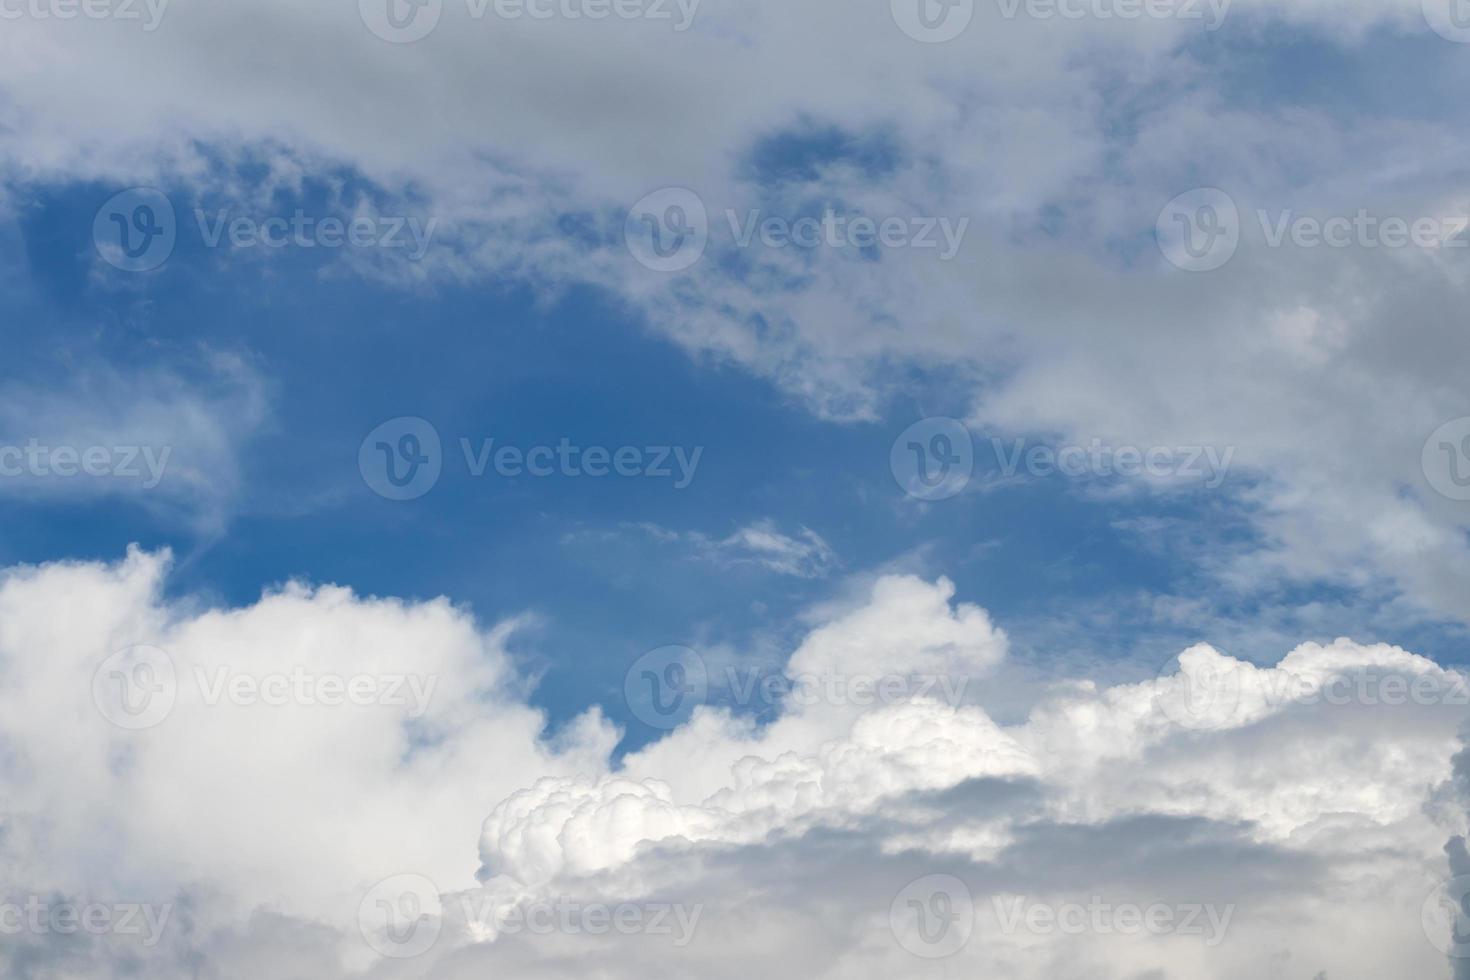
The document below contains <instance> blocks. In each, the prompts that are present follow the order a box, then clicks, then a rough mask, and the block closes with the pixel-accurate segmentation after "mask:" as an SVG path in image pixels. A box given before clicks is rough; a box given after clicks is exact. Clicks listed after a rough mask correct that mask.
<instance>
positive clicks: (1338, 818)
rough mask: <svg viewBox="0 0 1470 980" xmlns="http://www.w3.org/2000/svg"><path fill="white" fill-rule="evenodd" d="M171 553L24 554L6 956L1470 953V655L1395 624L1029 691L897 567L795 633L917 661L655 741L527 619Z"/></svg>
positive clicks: (287, 965) (1330, 967)
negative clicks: (560, 714) (197, 561)
mask: <svg viewBox="0 0 1470 980" xmlns="http://www.w3.org/2000/svg"><path fill="white" fill-rule="evenodd" d="M168 564H169V559H168V556H167V555H160V554H148V553H144V552H133V553H131V554H129V555H128V556H127V557H126V558H125V559H124V560H122V561H119V562H117V563H116V564H111V565H102V564H92V563H88V564H54V565H46V566H40V567H17V568H12V569H9V570H8V571H6V572H5V573H4V576H3V579H0V661H3V666H4V672H3V675H0V676H3V678H4V680H3V683H0V750H3V753H0V758H3V765H0V780H3V783H4V786H3V790H4V792H3V797H4V800H5V806H4V810H3V825H0V826H3V835H0V867H3V868H4V871H5V880H6V883H7V891H6V895H5V896H4V898H5V904H4V906H3V918H0V931H3V937H0V957H3V958H4V962H5V964H6V973H7V975H13V976H24V977H46V978H51V977H56V978H72V977H77V978H80V977H123V976H134V975H139V974H140V973H142V974H146V975H148V976H154V977H160V978H171V977H180V978H182V977H219V978H236V977H238V978H247V977H258V976H266V975H272V976H275V975H280V976H295V975H308V974H309V975H311V976H317V977H340V978H349V977H417V978H459V977H470V976H484V975H486V974H487V973H507V972H508V973H512V974H514V975H517V976H521V975H524V976H532V977H564V976H565V977H571V976H577V975H584V976H585V975H587V974H589V973H591V974H594V975H598V976H606V977H624V976H626V977H634V976H658V977H663V976H668V977H674V976H687V975H690V974H699V975H710V976H730V977H735V976H740V975H749V974H750V973H751V972H752V971H761V972H762V973H763V974H764V975H769V976H774V977H796V976H811V975H818V976H831V977H844V978H846V977H869V976H871V977H880V976H893V975H895V974H902V975H930V974H933V975H950V974H951V973H954V972H956V971H958V972H963V973H965V974H967V975H969V974H981V975H998V976H1012V977H1019V978H1026V977H1037V978H1041V977H1048V978H1055V977H1083V976H1087V977H1099V976H1104V977H1118V978H1138V977H1158V978H1164V977H1179V978H1189V980H1196V978H1213V977H1218V978H1222V980H1223V978H1234V977H1239V976H1247V975H1249V976H1264V977H1280V978H1295V977H1300V978H1303V980H1311V978H1314V977H1319V976H1324V975H1325V976H1328V977H1332V978H1353V977H1362V978H1370V977H1373V978H1376V977H1381V976H1386V975H1412V976H1424V977H1433V976H1443V977H1449V976H1451V970H1452V955H1451V954H1454V953H1463V952H1464V946H1463V944H1462V943H1459V944H1457V942H1456V940H1455V938H1454V937H1455V932H1454V930H1455V929H1456V928H1457V927H1462V926H1463V922H1462V920H1461V918H1459V916H1461V915H1462V913H1461V912H1459V911H1458V906H1457V905H1455V901H1456V900H1457V898H1456V892H1455V888H1456V887H1458V886H1457V884H1456V881H1457V880H1458V879H1454V878H1453V877H1452V875H1453V874H1454V873H1457V872H1463V871H1464V870H1465V866H1467V865H1470V862H1467V861H1466V859H1465V857H1464V853H1465V852H1464V845H1463V839H1462V836H1463V834H1464V833H1465V832H1466V829H1467V818H1466V804H1467V794H1466V791H1465V788H1464V787H1465V777H1464V772H1465V762H1464V760H1465V758H1466V753H1464V752H1463V751H1462V749H1463V745H1462V743H1461V740H1460V727H1461V725H1462V723H1463V718H1464V714H1465V702H1466V700H1470V690H1467V688H1466V679H1465V678H1464V676H1462V675H1461V674H1459V673H1458V672H1455V671H1451V670H1446V669H1444V668H1442V667H1440V666H1439V665H1437V664H1435V663H1434V662H1432V661H1430V660H1428V659H1426V658H1423V657H1420V656H1417V655H1415V654H1412V653H1410V652H1408V651H1405V650H1401V649H1398V648H1396V647H1391V646H1384V645H1371V646H1370V645H1362V644H1358V643H1354V642H1352V641H1349V640H1339V641H1337V642H1335V643H1333V644H1330V645H1318V644H1307V645H1304V646H1301V647H1299V648H1297V649H1295V650H1292V651H1290V652H1289V653H1287V654H1286V655H1285V656H1284V657H1283V658H1282V659H1281V661H1280V662H1279V664H1277V665H1276V666H1274V667H1257V666H1253V665H1250V664H1247V663H1243V662H1240V661H1237V660H1235V659H1233V658H1231V657H1229V656H1228V655H1226V654H1223V653H1220V652H1219V651H1217V650H1215V649H1213V648H1211V647H1209V646H1206V645H1200V646H1196V647H1194V648H1191V649H1189V650H1187V651H1184V652H1183V653H1182V654H1181V655H1180V657H1179V658H1178V663H1177V665H1175V668H1174V669H1173V670H1171V671H1169V672H1166V673H1165V674H1163V675H1161V676H1158V677H1146V678H1141V679H1138V680H1137V681H1135V682H1133V683H1126V684H1114V685H1112V686H1101V685H1098V684H1095V683H1093V682H1092V681H1090V680H1088V679H1086V678H1081V677H1071V678H1068V677H1057V678H1053V680H1054V684H1053V686H1052V687H1051V688H1050V689H1049V690H1047V691H1046V692H1045V693H1043V694H1042V695H1041V696H1040V697H1039V698H1038V699H1037V701H1036V703H1035V704H1033V705H1032V706H1031V707H1030V710H1029V712H1028V713H1027V714H1026V715H1025V716H1024V717H1022V718H1019V719H1017V720H1015V721H1014V722H1011V723H1004V724H1003V723H1000V722H998V721H997V720H995V719H993V718H992V717H990V716H989V715H988V714H987V712H986V711H985V709H984V708H983V707H981V706H980V703H979V701H980V700H981V698H980V697H979V696H978V694H979V691H980V689H981V688H983V685H984V684H985V682H986V679H987V678H988V677H992V676H994V673H995V671H996V670H998V669H999V668H1000V667H1001V666H1002V665H1003V663H1004V660H1005V658H1006V656H1007V638H1006V635H1005V634H1004V633H1003V632H1002V631H1000V630H999V629H997V628H996V627H995V626H994V625H993V624H992V623H991V622H990V619H989V617H988V616H987V615H986V613H985V612H984V611H983V610H982V609H980V608H978V607H975V606H973V605H967V604H959V603H956V602H955V601H954V590H953V586H952V585H950V584H949V583H948V582H945V581H944V580H939V581H936V582H929V581H924V580H921V579H917V578H911V577H887V578H882V579H879V580H877V581H875V582H870V583H868V584H867V585H866V586H864V587H863V590H862V592H861V593H860V594H859V595H856V596H854V597H853V598H852V599H850V600H849V601H847V602H845V603H842V604H839V605H833V606H829V607H822V608H819V609H816V610H814V611H813V612H812V614H811V622H810V624H809V629H808V632H807V635H806V637H805V639H804V640H802V641H801V643H800V644H799V645H798V646H797V647H796V649H795V650H794V651H792V653H791V655H790V658H789V660H788V664H787V668H786V669H787V674H788V675H789V676H790V677H792V678H795V677H802V676H820V677H823V678H825V679H828V680H831V681H837V682H852V681H854V680H855V679H858V678H861V679H863V680H864V681H865V682H866V681H868V680H874V679H882V678H886V679H888V680H889V681H890V682H891V684H890V686H889V687H887V688H886V689H885V688H883V687H882V686H881V685H879V686H876V687H874V686H865V687H856V686H853V685H852V684H851V683H848V684H847V686H844V684H842V683H833V684H829V685H827V686H825V687H820V688H817V690H818V691H819V694H818V696H815V697H804V698H800V699H796V698H794V697H793V695H794V693H795V692H796V690H797V688H795V687H793V688H790V689H788V690H787V697H791V698H792V700H790V701H789V702H788V703H783V704H782V705H781V710H780V712H779V716H778V717H777V718H776V719H775V720H774V721H771V722H769V723H768V724H765V725H759V726H758V725H757V724H755V723H754V722H753V721H751V720H750V718H749V717H748V716H744V715H742V714H741V713H739V712H732V711H730V710H729V709H727V708H715V707H711V706H709V705H705V706H701V707H700V708H698V709H697V710H696V711H695V712H694V713H693V715H692V716H690V717H689V719H688V720H687V721H686V722H685V723H684V724H683V725H681V726H679V727H677V728H675V729H673V730H672V731H669V732H668V733H667V734H665V735H664V736H663V737H662V738H660V739H658V740H657V741H654V742H653V743H651V744H649V745H648V746H647V747H645V748H643V749H641V750H639V751H637V752H634V753H632V754H628V755H625V756H622V757H619V756H618V755H617V754H616V752H615V747H616V743H617V741H618V738H619V733H618V731H617V730H616V729H615V728H614V727H613V726H612V725H610V724H609V723H608V722H606V721H605V720H604V719H603V717H602V715H601V714H600V712H598V711H597V710H596V709H589V710H588V711H587V713H585V714H584V715H582V716H581V717H579V718H576V719H574V720H572V721H571V722H569V723H568V724H567V725H565V726H563V727H562V728H561V729H559V730H557V731H554V732H552V731H548V730H547V728H546V724H545V718H544V717H543V716H542V714H541V713H540V712H539V711H537V710H536V709H534V708H532V707H530V706H529V705H528V702H527V697H528V693H529V691H528V688H527V686H526V683H525V681H524V680H523V679H522V678H521V677H520V676H519V675H518V672H517V670H516V667H515V657H514V655H513V654H512V652H511V649H512V647H513V645H514V635H515V632H516V630H517V628H518V623H517V622H515V621H510V622H506V623H501V624H498V625H484V624H480V623H478V622H477V621H476V620H475V619H474V617H473V615H472V614H471V613H470V612H469V611H468V610H465V609H462V608H456V607H455V606H453V605H451V604H449V603H448V602H446V601H444V600H434V601H427V602H416V603H409V602H402V601H398V600H392V599H383V598H373V597H364V596H359V595H355V594H353V593H351V592H350V591H348V590H344V589H340V588H335V587H330V586H321V587H312V586H308V585H306V584H300V583H293V584H290V585H287V586H284V587H282V588H280V589H277V590H274V591H272V592H270V593H267V594H265V595H263V596H262V597H261V598H260V599H259V600H258V601H256V602H255V603H253V604H251V605H249V606H245V607H241V608H218V607H213V606H209V605H207V604H205V603H203V602H202V601H200V600H199V599H197V598H194V597H189V596H169V595H168V594H167V590H166V589H165V584H166V577H167V575H168ZM936 676H938V677H943V678H947V679H949V680H950V681H951V682H952V683H951V684H950V685H949V686H948V687H945V686H940V685H932V686H926V685H922V684H917V683H916V682H917V681H920V680H922V679H924V678H929V677H936ZM958 680H966V681H969V682H971V683H970V684H968V685H966V684H959V683H953V682H955V681H958ZM858 690H862V691H865V692H868V693H869V694H871V692H873V691H875V690H877V691H883V690H886V691H887V692H888V694H887V696H876V697H870V696H862V697H858V696H855V692H856V691H858ZM1447 849H1448V852H1449V854H1448V860H1447V856H1446V850H1447ZM1461 884H1463V882H1461ZM68 909H70V910H71V911H70V912H68V911H67V910H68ZM89 910H90V911H89ZM69 916H70V917H69ZM1344 922H1352V923H1354V926H1353V928H1352V929H1351V930H1350V931H1349V930H1345V929H1344V928H1343V923H1344ZM1461 933H1463V928H1461Z"/></svg>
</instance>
